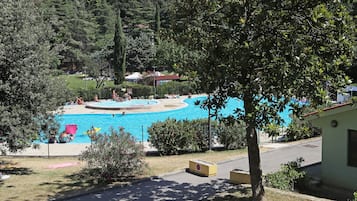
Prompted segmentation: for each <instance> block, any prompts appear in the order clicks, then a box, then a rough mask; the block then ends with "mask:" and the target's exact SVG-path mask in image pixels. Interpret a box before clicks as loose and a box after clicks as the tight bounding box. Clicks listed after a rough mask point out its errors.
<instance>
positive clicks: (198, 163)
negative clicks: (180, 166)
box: [188, 160, 217, 177]
mask: <svg viewBox="0 0 357 201" xmlns="http://www.w3.org/2000/svg"><path fill="white" fill-rule="evenodd" d="M188 171H190V172H192V173H194V174H198V175H201V176H206V177H210V176H216V174H217V164H216V163H212V162H208V161H204V160H190V161H189V169H188Z"/></svg>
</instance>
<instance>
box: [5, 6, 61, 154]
mask: <svg viewBox="0 0 357 201" xmlns="http://www.w3.org/2000/svg"><path fill="white" fill-rule="evenodd" d="M39 13H41V12H40V11H39V10H38V9H37V8H36V6H35V4H34V3H33V1H27V0H18V1H1V2H0V29H1V30H2V31H1V34H0V113H1V119H0V140H1V141H2V142H5V146H6V147H7V148H8V149H9V150H10V151H12V152H16V151H18V150H22V149H24V148H26V147H29V146H31V144H32V142H33V140H36V139H39V133H43V132H44V133H47V132H49V130H50V129H55V128H56V126H57V124H56V122H55V121H54V114H53V113H52V112H50V111H55V110H56V109H57V108H58V106H60V105H63V103H64V102H65V100H66V99H65V98H66V94H67V93H66V92H67V91H66V86H65V85H64V84H63V83H64V82H63V81H62V82H61V81H60V80H57V79H56V78H54V77H53V76H52V74H53V71H52V70H51V66H50V65H51V64H53V62H52V61H53V60H54V58H55V57H57V52H56V51H54V50H55V48H52V49H51V47H52V46H51V45H50V42H49V41H50V40H51V39H52V38H51V37H53V36H54V35H53V32H52V30H51V29H50V27H49V26H48V23H47V22H45V21H43V17H42V16H41V15H40V14H39ZM52 68H53V67H52ZM2 151H4V150H2Z"/></svg>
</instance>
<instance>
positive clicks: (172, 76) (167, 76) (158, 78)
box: [155, 75, 180, 81]
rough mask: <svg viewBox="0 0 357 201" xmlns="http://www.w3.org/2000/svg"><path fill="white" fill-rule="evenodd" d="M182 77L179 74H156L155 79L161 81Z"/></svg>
mask: <svg viewBox="0 0 357 201" xmlns="http://www.w3.org/2000/svg"><path fill="white" fill-rule="evenodd" d="M179 79H180V77H179V76H178V75H161V76H155V80H157V81H160V80H179Z"/></svg>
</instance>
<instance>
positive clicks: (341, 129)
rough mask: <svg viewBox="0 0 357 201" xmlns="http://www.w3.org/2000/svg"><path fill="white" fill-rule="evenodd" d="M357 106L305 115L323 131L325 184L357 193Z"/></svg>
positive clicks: (337, 107)
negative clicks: (356, 191)
mask: <svg viewBox="0 0 357 201" xmlns="http://www.w3.org/2000/svg"><path fill="white" fill-rule="evenodd" d="M356 117H357V105H354V104H352V103H344V104H339V105H336V106H333V107H330V108H326V109H324V110H322V111H319V112H313V113H310V114H307V115H305V119H307V120H309V121H310V122H311V123H312V124H313V125H314V126H316V127H319V128H321V130H322V161H321V181H322V182H323V183H324V184H328V185H332V186H336V187H342V188H345V189H348V190H356V189H357V123H356Z"/></svg>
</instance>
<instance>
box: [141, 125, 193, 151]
mask: <svg viewBox="0 0 357 201" xmlns="http://www.w3.org/2000/svg"><path fill="white" fill-rule="evenodd" d="M183 131H184V129H183V125H182V123H181V122H179V121H177V120H176V119H167V120H165V121H164V122H156V123H153V124H152V125H151V126H150V127H149V128H148V133H149V141H150V142H151V144H152V145H153V146H154V147H155V148H156V149H157V150H158V151H159V152H160V154H162V155H172V154H178V153H179V150H183V149H184V148H185V147H188V146H187V145H188V143H189V142H190V141H192V138H191V139H189V137H187V136H190V134H188V135H185V132H183Z"/></svg>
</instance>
